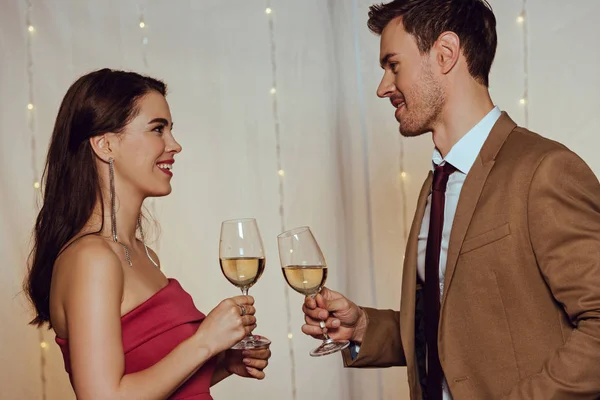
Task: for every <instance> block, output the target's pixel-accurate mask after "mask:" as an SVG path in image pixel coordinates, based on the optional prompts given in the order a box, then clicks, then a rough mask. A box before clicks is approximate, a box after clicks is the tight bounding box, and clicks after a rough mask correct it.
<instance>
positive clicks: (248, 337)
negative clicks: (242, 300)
mask: <svg viewBox="0 0 600 400" xmlns="http://www.w3.org/2000/svg"><path fill="white" fill-rule="evenodd" d="M248 289H249V288H248V287H247V286H246V287H243V288H242V294H243V295H244V296H248ZM243 341H244V342H252V341H254V336H253V335H252V333H248V334H247V335H246V337H245V338H244V339H243Z"/></svg>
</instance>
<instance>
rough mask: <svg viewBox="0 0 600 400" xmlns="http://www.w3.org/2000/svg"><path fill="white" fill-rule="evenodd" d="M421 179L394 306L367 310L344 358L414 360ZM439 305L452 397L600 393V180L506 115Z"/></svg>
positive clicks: (473, 180) (491, 141) (417, 393)
mask: <svg viewBox="0 0 600 400" xmlns="http://www.w3.org/2000/svg"><path fill="white" fill-rule="evenodd" d="M431 181H432V175H431V173H430V174H429V176H428V177H427V179H426V181H425V183H424V185H423V188H422V189H421V193H420V195H419V201H418V205H417V210H416V213H415V217H414V220H413V223H412V228H411V231H410V236H409V238H408V243H407V248H406V256H405V261H404V271H403V278H402V296H401V303H400V312H397V311H391V310H375V309H370V308H365V310H366V311H367V316H368V319H369V323H368V327H367V331H366V334H365V339H364V341H363V343H362V345H361V348H360V352H359V356H358V357H357V359H356V360H354V361H352V360H351V358H350V355H349V352H348V351H345V353H344V363H345V365H346V366H348V367H389V366H402V365H405V366H407V369H408V382H409V387H410V395H411V399H421V388H420V385H419V379H418V372H417V367H416V359H415V343H414V342H415V299H416V292H417V290H418V289H419V288H418V287H417V283H416V282H417V279H416V271H417V236H418V232H419V229H420V226H421V221H422V219H423V213H424V210H425V205H426V201H427V196H428V195H429V193H430V191H431ZM445 282H446V284H445V292H444V296H443V298H442V304H441V311H440V325H439V335H438V346H439V354H440V361H441V364H442V367H443V369H444V374H445V376H446V379H447V381H448V385H449V387H450V391H451V393H452V396H453V397H454V400H462V399H478V400H479V399H535V400H549V399H596V398H600V185H599V183H598V180H597V179H596V177H595V175H594V174H593V173H592V171H591V170H590V169H589V167H588V166H587V165H586V164H585V163H584V162H583V161H582V160H581V159H580V158H579V157H578V156H577V155H575V154H574V153H573V152H571V151H569V150H568V149H567V148H565V147H564V146H563V145H561V144H559V143H556V142H553V141H551V140H548V139H545V138H543V137H541V136H539V135H537V134H535V133H532V132H530V131H528V130H526V129H524V128H520V127H517V125H516V124H515V123H514V122H513V121H512V120H511V119H510V117H509V116H508V115H507V114H506V113H503V114H502V116H501V117H500V119H499V120H498V122H497V123H496V124H495V126H494V128H493V129H492V131H491V133H490V135H489V137H488V139H487V140H486V142H485V143H484V145H483V148H482V149H481V152H480V154H479V156H478V158H477V160H476V161H475V164H474V165H473V167H472V169H471V170H470V172H469V175H468V176H467V178H466V181H465V183H464V186H463V188H462V192H461V195H460V199H459V203H458V207H457V210H456V216H455V219H454V224H453V226H452V233H451V237H450V244H449V249H448V259H447V265H446V276H445Z"/></svg>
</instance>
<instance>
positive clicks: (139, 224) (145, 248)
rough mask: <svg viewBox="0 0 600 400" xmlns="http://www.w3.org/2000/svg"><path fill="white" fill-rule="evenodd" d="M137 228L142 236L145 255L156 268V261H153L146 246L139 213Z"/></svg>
mask: <svg viewBox="0 0 600 400" xmlns="http://www.w3.org/2000/svg"><path fill="white" fill-rule="evenodd" d="M138 229H139V231H140V237H141V238H142V244H143V245H144V250H146V256H147V257H148V259H149V260H150V261H151V262H152V264H154V266H155V267H156V268H158V264H157V263H156V261H154V259H153V258H152V256H151V255H150V253H149V252H148V246H146V239H145V238H144V231H143V230H142V216H141V214H140V215H138Z"/></svg>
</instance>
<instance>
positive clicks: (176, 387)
mask: <svg viewBox="0 0 600 400" xmlns="http://www.w3.org/2000/svg"><path fill="white" fill-rule="evenodd" d="M165 94H166V86H165V85H164V84H163V83H162V82H160V81H158V80H155V79H152V78H148V77H144V76H141V75H138V74H136V73H131V72H122V71H113V70H109V69H103V70H100V71H96V72H92V73H90V74H88V75H85V76H83V77H81V78H80V79H78V80H77V81H76V82H75V83H74V84H73V85H72V86H71V88H70V89H69V90H68V92H67V94H66V95H65V98H64V99H63V102H62V104H61V107H60V110H59V112H58V117H57V119H56V124H55V127H54V132H53V135H52V139H51V143H50V148H49V151H48V159H47V164H46V170H45V190H44V203H43V207H42V209H41V211H40V213H39V215H38V218H37V221H36V226H35V246H34V249H33V251H32V260H31V267H30V271H29V275H28V277H27V280H26V283H25V286H26V292H27V293H28V295H29V297H30V299H31V301H32V303H33V304H34V306H35V309H36V312H37V316H36V317H35V319H34V320H33V321H32V324H35V325H38V326H41V325H44V324H46V323H48V324H49V326H51V327H52V328H53V329H54V331H55V333H56V342H57V343H58V345H59V346H60V348H61V350H62V352H63V356H64V360H65V368H66V370H67V372H68V373H69V376H70V379H71V383H72V385H73V388H74V390H75V393H76V394H77V398H78V399H84V400H85V399H165V398H170V399H183V398H185V399H187V400H192V399H195V400H207V399H211V396H210V390H209V388H210V386H212V385H214V384H215V383H217V382H219V381H220V380H222V379H224V378H226V377H227V376H229V375H231V374H237V375H240V376H243V377H251V378H256V379H262V378H263V377H264V372H263V371H262V370H263V369H264V368H265V367H266V366H267V361H268V359H269V357H270V351H269V349H268V348H264V349H254V350H250V351H244V353H241V352H234V351H232V350H228V349H229V348H230V347H231V346H232V345H234V344H235V343H237V342H238V341H239V340H240V339H242V338H243V337H244V336H245V335H246V334H248V333H250V332H251V331H252V330H253V329H254V328H255V326H256V325H255V323H256V319H255V318H254V312H255V309H254V306H253V302H254V300H253V298H252V297H250V296H237V297H233V298H230V299H226V300H224V301H222V302H221V303H220V304H219V305H218V306H217V307H215V309H213V310H212V311H211V312H210V313H209V314H208V315H207V316H206V317H205V316H204V314H202V313H200V311H198V310H197V309H196V308H195V306H194V304H193V302H192V299H191V297H190V296H189V295H188V294H187V293H186V292H185V291H184V290H183V289H182V288H181V286H180V285H179V283H178V282H177V281H176V280H174V279H167V278H166V277H165V275H164V274H163V273H162V272H161V270H160V262H159V260H158V257H157V255H156V254H155V253H154V251H152V250H151V249H150V248H148V247H147V246H146V244H145V243H144V235H143V232H142V230H141V208H142V203H143V201H144V199H145V198H147V197H151V196H154V197H156V196H166V195H168V194H169V193H170V192H171V183H170V182H171V178H172V176H173V173H172V171H171V169H172V167H173V163H174V162H175V160H174V156H175V155H176V154H178V153H179V152H180V151H181V146H180V145H179V143H177V142H176V141H175V139H174V137H173V132H172V128H173V122H172V119H171V113H170V110H169V106H168V104H167V101H166V100H165ZM136 232H137V233H138V234H139V239H138V238H137V236H136Z"/></svg>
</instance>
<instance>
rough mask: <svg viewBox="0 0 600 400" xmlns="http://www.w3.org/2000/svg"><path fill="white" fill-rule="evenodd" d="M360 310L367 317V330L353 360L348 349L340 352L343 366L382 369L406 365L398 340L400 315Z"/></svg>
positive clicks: (400, 343) (372, 309)
mask: <svg viewBox="0 0 600 400" xmlns="http://www.w3.org/2000/svg"><path fill="white" fill-rule="evenodd" d="M361 308H362V309H363V310H364V311H365V313H366V315H367V319H368V322H367V330H366V332H365V336H364V338H363V342H362V343H361V344H360V351H359V352H358V357H356V359H355V360H352V356H351V355H350V351H349V350H348V349H345V350H344V351H343V352H342V357H343V359H344V366H346V367H351V368H384V367H394V366H403V365H406V359H405V357H404V349H403V348H402V340H401V339H400V313H399V312H398V311H393V310H376V309H374V308H367V307H361Z"/></svg>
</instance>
